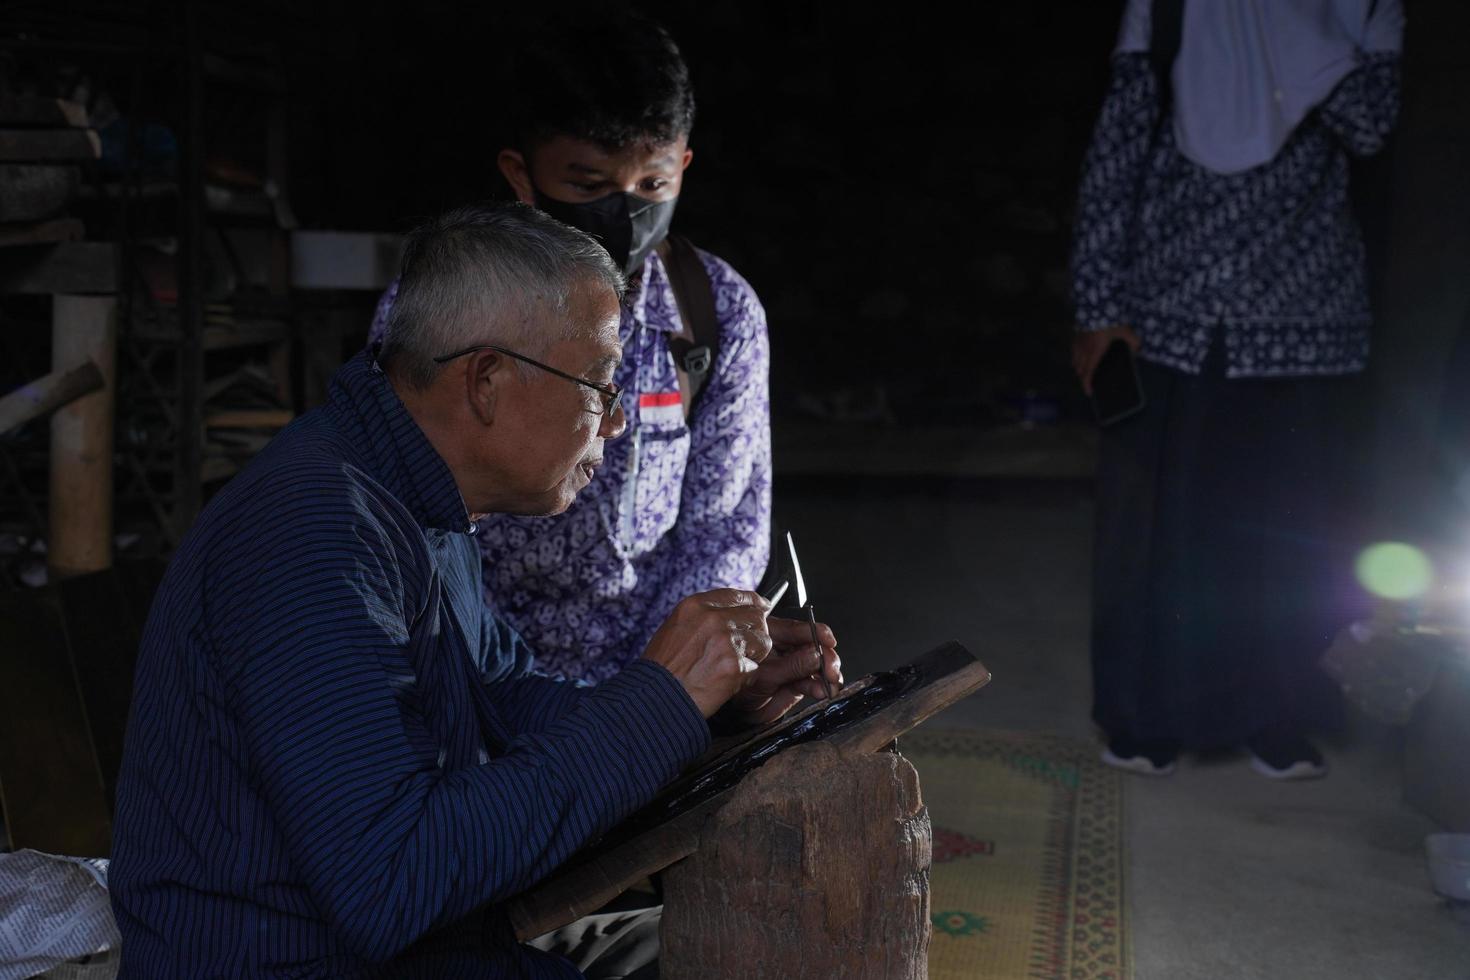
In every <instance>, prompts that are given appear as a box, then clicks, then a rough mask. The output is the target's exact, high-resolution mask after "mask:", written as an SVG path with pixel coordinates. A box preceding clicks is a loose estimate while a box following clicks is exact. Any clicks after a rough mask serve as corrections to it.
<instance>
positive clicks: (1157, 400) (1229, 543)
mask: <svg viewBox="0 0 1470 980" xmlns="http://www.w3.org/2000/svg"><path fill="white" fill-rule="evenodd" d="M1222 361H1223V358H1222V357H1220V355H1219V352H1218V351H1216V352H1213V353H1212V354H1211V357H1210V360H1209V363H1207V364H1206V365H1205V369H1204V371H1203V373H1201V374H1200V375H1188V374H1184V373H1182V372H1178V371H1173V370H1170V369H1167V368H1163V367H1159V366H1157V365H1153V364H1149V363H1146V362H1141V363H1140V365H1139V367H1140V372H1141V375H1142V379H1143V386H1144V390H1145V397H1146V398H1147V400H1148V404H1147V407H1146V408H1145V409H1144V411H1143V412H1141V413H1140V414H1139V415H1136V416H1134V417H1132V418H1131V419H1128V420H1126V421H1124V422H1121V423H1119V424H1117V425H1115V426H1113V427H1111V428H1109V429H1106V430H1104V431H1103V433H1102V437H1101V454H1100V458H1099V465H1098V478H1097V511H1096V539H1095V550H1094V564H1093V625H1092V672H1093V695H1094V700H1093V719H1094V721H1096V722H1097V724H1098V725H1099V726H1101V728H1102V729H1103V730H1104V731H1105V732H1106V733H1107V734H1108V735H1110V736H1116V735H1131V736H1133V737H1135V738H1144V739H1174V740H1177V741H1179V742H1180V743H1181V744H1182V746H1183V747H1184V748H1191V749H1200V748H1213V747H1224V746H1231V745H1238V744H1240V743H1241V742H1243V741H1244V740H1246V739H1247V738H1249V737H1250V736H1252V735H1253V734H1255V733H1257V732H1258V731H1261V730H1263V729H1266V728H1271V727H1290V728H1296V729H1299V730H1303V731H1310V730H1314V729H1321V728H1323V727H1329V726H1331V725H1334V724H1335V723H1336V722H1337V721H1338V710H1339V709H1338V696H1337V693H1336V691H1335V690H1334V689H1333V688H1332V687H1331V686H1330V684H1329V682H1328V680H1327V678H1326V677H1325V675H1323V674H1322V673H1321V671H1320V670H1319V669H1318V668H1317V660H1318V658H1319V657H1320V656H1321V654H1322V653H1323V652H1324V651H1325V650H1326V648H1327V646H1328V645H1329V644H1330V643H1331V640H1332V638H1333V636H1334V635H1335V634H1336V632H1337V630H1338V629H1339V628H1340V627H1341V626H1342V625H1344V624H1345V623H1346V622H1347V621H1348V620H1349V619H1350V618H1351V617H1352V616H1353V615H1355V614H1356V613H1357V612H1359V609H1358V608H1356V606H1357V605H1358V604H1359V603H1360V602H1361V600H1360V599H1359V598H1358V595H1359V594H1358V592H1357V590H1356V588H1355V587H1354V586H1353V584H1352V580H1351V576H1352V562H1353V557H1354V553H1355V551H1356V544H1357V542H1355V540H1354V535H1353V534H1352V533H1351V532H1350V531H1349V527H1348V520H1347V514H1348V513H1350V508H1349V507H1348V503H1349V501H1350V500H1351V497H1352V494H1350V493H1349V484H1348V481H1346V480H1345V479H1344V473H1345V471H1346V467H1345V466H1344V465H1343V464H1344V460H1345V450H1346V446H1347V442H1346V432H1345V430H1346V423H1345V419H1346V417H1347V416H1346V413H1345V412H1344V411H1343V408H1344V407H1345V405H1346V401H1345V400H1346V399H1348V398H1351V397H1352V395H1353V392H1354V391H1355V390H1356V382H1355V381H1354V380H1353V379H1345V378H1291V379H1281V380H1276V379H1270V380H1258V379H1240V380H1229V379H1226V378H1225V377H1224V373H1223V365H1222Z"/></svg>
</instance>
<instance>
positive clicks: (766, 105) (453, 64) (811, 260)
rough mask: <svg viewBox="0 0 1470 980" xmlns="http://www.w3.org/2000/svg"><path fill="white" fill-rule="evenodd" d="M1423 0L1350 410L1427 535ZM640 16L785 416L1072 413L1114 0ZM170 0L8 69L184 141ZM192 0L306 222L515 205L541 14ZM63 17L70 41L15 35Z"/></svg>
mask: <svg viewBox="0 0 1470 980" xmlns="http://www.w3.org/2000/svg"><path fill="white" fill-rule="evenodd" d="M1406 5H1407V7H1408V12H1409V25H1410V26H1409V33H1408V44H1407V52H1406V58H1405V87H1404V92H1405V106H1404V112H1403V116H1402V122H1401V125H1400V128H1399V132H1398V133H1397V134H1396V136H1395V137H1394V139H1393V141H1392V143H1391V145H1390V147H1389V149H1388V150H1387V151H1386V152H1385V153H1384V154H1382V155H1381V156H1380V157H1379V158H1377V159H1375V160H1373V161H1371V162H1369V163H1367V164H1365V165H1362V166H1359V167H1358V173H1357V175H1356V178H1355V186H1354V192H1355V196H1356V197H1357V198H1358V201H1359V206H1360V216H1361V218H1362V220H1363V223H1364V226H1365V229H1366V230H1367V239H1368V245H1369V249H1370V259H1371V274H1372V280H1373V284H1374V291H1375V299H1376V305H1377V308H1378V311H1379V323H1378V325H1377V327H1376V339H1375V350H1374V355H1373V363H1372V368H1371V370H1370V372H1369V375H1368V377H1367V378H1365V379H1364V381H1363V395H1362V397H1361V399H1360V402H1359V406H1358V412H1357V414H1356V416H1355V417H1354V418H1352V419H1349V420H1345V424H1348V425H1350V426H1351V427H1352V428H1353V429H1354V430H1355V431H1356V433H1357V435H1359V436H1360V440H1359V441H1360V446H1361V451H1362V454H1363V455H1362V464H1363V474H1364V475H1365V477H1367V478H1368V479H1369V481H1370V482H1373V483H1375V484H1376V486H1375V488H1374V493H1375V495H1376V498H1377V500H1378V503H1379V505H1380V507H1379V509H1380V510H1381V511H1383V512H1385V513H1386V514H1387V515H1388V516H1387V519H1388V520H1389V521H1390V523H1392V522H1395V521H1397V522H1402V523H1410V524H1412V523H1413V522H1414V521H1415V520H1416V519H1417V515H1419V514H1422V513H1423V511H1424V507H1423V505H1422V504H1423V500H1422V498H1423V494H1424V493H1425V492H1426V491H1425V487H1427V486H1429V484H1431V483H1433V482H1434V481H1435V480H1440V483H1441V484H1443V480H1442V479H1441V476H1442V473H1440V472H1439V471H1440V470H1441V469H1442V463H1443V457H1444V456H1445V453H1446V451H1447V450H1446V446H1445V445H1444V443H1443V438H1442V432H1441V429H1442V426H1441V420H1442V418H1443V417H1444V399H1445V396H1446V394H1448V395H1449V396H1450V397H1451V398H1453V397H1456V394H1457V392H1458V391H1459V390H1460V389H1462V388H1463V387H1464V384H1463V380H1462V379H1460V378H1459V377H1458V376H1455V377H1450V376H1449V375H1448V374H1447V371H1449V370H1451V368H1450V367H1449V366H1450V365H1451V364H1452V360H1451V350H1452V347H1453V344H1454V342H1455V339H1456V338H1457V337H1458V336H1459V335H1460V334H1461V332H1462V330H1463V328H1464V326H1465V324H1466V323H1467V321H1470V286H1467V281H1470V271H1467V270H1470V182H1467V179H1466V178H1467V176H1470V97H1467V96H1470V54H1467V49H1466V46H1465V45H1464V44H1463V38H1465V37H1466V36H1470V5H1467V4H1465V3H1463V2H1461V0H1407V3H1406ZM643 7H644V9H646V10H647V11H648V12H650V13H652V14H653V15H654V16H656V17H658V18H659V19H661V20H663V21H664V22H665V23H666V24H667V25H668V27H669V28H670V30H671V31H672V33H673V34H674V35H675V37H676V38H677V40H678V41H679V42H680V44H681V46H682V47H683V49H684V52H685V55H686V58H687V60H688V62H689V64H690V66H691V70H692V73H693V77H694V81H695V87H696V94H697V98H698V102H699V115H698V120H697V122H696V126H695V131H694V134H693V139H692V146H693V148H694V150H695V163H694V166H693V168H692V170H691V171H690V173H689V175H688V181H687V184H686V190H685V193H684V196H683V199H682V200H681V203H680V208H679V213H678V216H677V218H676V227H677V228H678V229H679V230H681V231H682V232H684V233H685V234H687V235H689V236H690V237H691V238H693V239H694V240H695V241H696V242H698V243H700V244H701V245H703V246H705V247H707V248H709V249H710V250H712V251H714V252H716V253H718V254H720V255H722V256H723V257H725V258H727V259H729V260H730V261H731V262H732V263H733V264H734V265H735V267H736V268H737V269H738V270H739V271H741V272H742V273H743V274H744V275H745V276H746V277H747V278H748V279H749V280H750V281H751V283H752V284H753V285H754V286H755V288H756V290H757V292H758V293H759V295H760V296H761V298H762V299H763V301H764V302H765V305H766V307H767V310H768V312H769V315H770V324H771V339H772V348H773V382H774V384H773V391H774V398H775V412H776V418H777V421H778V423H780V422H782V421H783V420H786V421H793V420H794V421H802V422H806V421H813V420H827V421H836V422H844V421H855V420H864V419H866V420H869V421H876V422H878V423H881V424H886V425H889V426H891V427H895V428H897V429H908V428H914V427H929V428H933V427H935V426H958V427H961V428H969V429H976V430H993V429H997V428H1003V427H1006V426H1010V425H1013V424H1014V423H1016V422H1017V421H1021V422H1030V423H1038V424H1039V425H1040V426H1041V427H1045V426H1046V425H1048V424H1050V423H1054V422H1059V423H1063V424H1066V423H1075V424H1077V425H1078V426H1084V425H1085V423H1086V420H1087V411H1086V406H1085V404H1084V403H1083V401H1082V399H1081V397H1080V393H1079V392H1078V390H1077V386H1076V384H1075V381H1074V380H1073V379H1072V377H1071V373H1070V370H1069V367H1068V351H1067V345H1068V340H1069V329H1070V310H1069V303H1068V298H1067V271H1066V267H1067V253H1068V246H1069V234H1070V219H1071V213H1072V208H1073V202H1074V194H1075V187H1076V181H1077V176H1078V172H1079V168H1080V164H1081V159H1082V154H1083V151H1084V150H1085V147H1086V143H1087V140H1088V137H1089V134H1090V129H1091V125H1092V121H1093V119H1094V117H1095V114H1096V112H1097V108H1098V106H1099V103H1100V100H1101V98H1102V95H1103V92H1104V87H1105V84H1106V78H1107V61H1108V56H1109V54H1110V51H1111V48H1112V45H1113V40H1114V36H1115V33H1116V25H1117V21H1118V17H1119V14H1120V12H1121V9H1122V3H1121V0H1107V2H1103V0H1036V2H1032V3H1025V4H991V5H985V6H983V7H975V8H973V10H971V9H964V10H961V9H960V8H956V7H952V6H949V5H937V4H935V5H909V6H898V7H895V6H894V5H891V4H888V5H882V6H879V5H861V4H843V3H836V2H818V0H791V2H777V0H767V2H759V3H751V2H743V3H741V2H733V0H709V2H702V3H671V2H650V3H647V4H644V5H643ZM183 9H184V8H183V5H181V4H179V3H177V2H173V3H137V2H134V3H124V2H96V0H94V2H86V3H82V2H76V0H71V2H56V0H50V2H26V3H11V4H7V5H6V6H5V8H4V9H3V10H0V27H3V28H5V31H4V34H5V36H6V37H7V38H8V39H9V40H8V41H7V47H6V48H5V50H4V58H5V59H6V60H5V63H4V70H5V73H6V75H7V77H8V78H9V79H10V80H11V81H12V82H14V81H15V80H16V79H20V80H22V81H27V80H28V81H29V82H31V83H32V84H34V86H35V87H36V88H38V89H46V88H47V87H48V86H49V87H51V88H53V89H57V90H60V89H64V88H65V86H64V85H62V84H60V82H63V81H66V80H67V79H72V80H73V81H74V80H75V79H74V76H75V75H76V73H77V72H78V71H79V70H81V69H79V68H78V67H77V66H85V72H86V73H90V77H89V81H90V83H91V85H92V89H91V91H92V92H93V93H94V94H95V93H96V92H97V91H99V90H100V91H105V92H106V93H107V94H108V95H109V96H110V97H112V99H113V100H114V101H115V102H116V104H117V105H118V108H119V110H120V111H121V112H122V113H123V114H124V115H125V116H127V117H128V118H130V119H133V120H137V121H138V122H139V123H140V124H146V123H156V124H158V125H160V126H161V127H163V131H164V132H165V133H167V132H168V131H169V128H170V127H176V126H177V123H178V120H179V119H180V117H181V114H182V105H181V103H180V99H181V95H180V92H181V86H180V79H181V70H180V67H179V63H178V57H177V52H178V50H179V49H180V39H181V36H182V34H181V31H182V23H183V20H184V18H183V14H182V11H183ZM194 9H195V10H196V11H198V16H199V20H200V25H201V26H200V37H201V39H202V42H203V44H204V46H205V47H206V48H207V49H208V50H209V51H211V52H213V53H217V54H221V55H224V56H226V57H229V58H233V59H237V60H240V61H247V62H251V63H261V64H267V65H269V66H271V68H272V69H273V70H274V71H276V72H277V73H278V74H279V76H280V77H281V78H283V79H284V82H285V86H286V92H287V102H288V106H289V116H288V119H289V124H288V127H287V131H288V139H287V161H288V170H289V180H288V181H287V187H286V193H287V196H288V197H289V200H290V203H291V205H292V207H293V209H294V211H295V212H296V214H297V216H298V217H299V218H300V221H301V224H302V226H303V227H306V228H333V229H358V230H380V231H402V230H405V229H406V228H408V227H410V226H411V225H412V224H413V223H414V221H415V220H417V219H418V218H421V217H423V216H426V215H428V214H431V213H433V212H434V211H436V210H438V209H440V208H443V207H446V206H449V205H452V204H456V203H461V202H463V201H466V200H469V199H476V198H485V197H493V196H503V195H504V193H505V190H504V187H503V185H502V183H501V180H500V178H499V176H498V174H497V172H496V170H495V167H494V156H495V152H496V151H497V150H498V149H499V148H500V147H501V146H502V145H503V144H504V139H503V134H502V132H501V125H502V119H503V117H504V112H503V108H504V106H503V103H502V102H501V99H500V96H499V95H498V93H497V92H496V90H495V84H494V81H493V79H494V77H495V74H496V73H495V66H496V64H497V61H498V58H499V57H500V55H499V52H500V51H501V50H502V49H503V46H505V45H506V44H513V43H514V39H515V36H516V33H517V31H518V30H519V25H520V24H521V23H522V22H523V21H522V19H523V17H524V16H525V9H524V6H523V5H511V4H462V3H451V2H447V0H419V2H414V3H349V2H345V0H333V2H322V3H300V2H297V3H289V4H288V3H283V2H279V0H270V2H265V0H257V2H253V3H244V4H229V5H226V4H218V3H205V4H200V5H196V6H195V7H194ZM60 36H65V37H68V38H71V39H73V40H77V39H80V41H81V42H82V44H81V46H80V47H78V48H77V49H76V50H75V51H60V52H57V51H52V50H46V51H44V52H40V53H39V54H38V51H39V49H28V48H27V46H26V40H27V39H28V38H54V37H60ZM88 45H90V47H88ZM68 73H71V74H68ZM203 112H204V119H205V128H206V129H207V131H208V138H207V141H206V142H207V153H208V155H209V158H210V160H211V162H214V163H219V162H224V163H226V164H232V165H236V166H238V167H240V168H242V169H244V170H246V171H251V170H254V171H260V170H261V169H263V167H264V162H263V160H262V159H261V157H262V154H263V152H264V151H263V147H262V142H261V140H260V138H259V132H260V126H259V115H260V109H259V103H258V100H256V99H254V97H253V96H251V95H250V94H249V93H243V94H242V93H240V92H238V91H236V90H234V89H231V88H230V87H229V86H219V85H214V86H211V87H210V88H209V89H208V91H206V93H205V105H204V110H203ZM89 231H90V229H89ZM358 302H359V303H360V304H362V305H363V307H364V308H365V309H366V308H368V307H370V305H371V303H370V297H369V298H365V299H359V300H358ZM364 327H365V316H364ZM778 435H779V430H778ZM778 442H779V440H778ZM1451 448H1453V447H1451ZM788 458H789V457H788Z"/></svg>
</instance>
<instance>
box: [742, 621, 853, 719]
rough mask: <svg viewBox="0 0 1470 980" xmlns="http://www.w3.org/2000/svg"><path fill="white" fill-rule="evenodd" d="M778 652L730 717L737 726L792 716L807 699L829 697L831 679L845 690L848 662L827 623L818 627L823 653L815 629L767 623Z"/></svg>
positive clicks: (805, 625)
mask: <svg viewBox="0 0 1470 980" xmlns="http://www.w3.org/2000/svg"><path fill="white" fill-rule="evenodd" d="M766 622H767V627H768V630H769V632H770V636H771V640H772V644H773V648H772V651H771V654H770V656H768V657H767V658H766V659H765V660H764V661H763V662H762V663H761V664H760V666H759V667H757V668H756V670H755V672H754V676H753V677H752V678H751V680H750V683H749V684H747V685H746V686H745V689H744V690H742V691H741V692H740V693H739V694H737V695H736V696H735V697H734V698H733V699H732V700H731V702H730V705H729V707H728V709H727V714H728V715H729V716H730V721H731V722H733V723H736V724H740V725H744V726H751V725H764V724H767V723H769V722H772V721H775V720H776V719H777V718H780V717H781V716H782V715H784V714H786V712H788V711H790V710H791V709H792V708H793V707H795V706H796V705H797V704H800V703H801V701H802V700H803V699H804V698H823V697H826V687H825V685H824V684H823V683H822V676H823V675H824V674H825V675H826V678H827V680H828V681H830V682H831V683H832V684H833V685H834V687H837V688H840V687H841V686H842V659H841V658H840V657H839V656H838V655H837V637H836V636H835V635H834V634H833V633H832V630H831V629H830V628H829V627H828V626H827V625H826V624H824V623H818V624H817V637H818V639H820V640H821V643H822V647H821V649H820V650H818V649H817V648H816V647H814V646H812V632H811V624H810V623H807V622H805V621H804V620H797V619H781V618H771V619H768V620H767V621H766Z"/></svg>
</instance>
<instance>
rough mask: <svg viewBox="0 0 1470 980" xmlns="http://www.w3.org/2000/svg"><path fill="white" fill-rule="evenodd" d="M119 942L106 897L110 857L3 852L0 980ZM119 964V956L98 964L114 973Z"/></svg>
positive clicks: (18, 978) (29, 973)
mask: <svg viewBox="0 0 1470 980" xmlns="http://www.w3.org/2000/svg"><path fill="white" fill-rule="evenodd" d="M120 940H121V937H120V936H119V935H118V932H117V922H116V921H115V920H114V919H113V917H112V905H111V903H110V902H109V901H108V897H107V861H106V859H104V858H75V857H61V856H58V855H55V854H43V853H42V852H40V851H31V850H21V851H16V852H14V853H13V854H0V980H24V978H27V977H34V976H37V975H39V974H43V973H45V972H46V971H47V970H50V969H52V968H53V967H59V966H61V965H62V964H64V963H67V961H69V960H76V959H79V958H80V957H84V956H93V955H95V954H97V953H101V952H103V951H105V950H110V949H115V948H116V947H117V946H118V944H119V942H120ZM89 965H90V964H89ZM117 965H118V964H117V959H116V957H115V956H112V957H104V958H103V961H102V963H98V964H97V966H99V967H101V971H99V972H105V973H106V974H107V975H115V974H116V972H117ZM109 967H110V970H109ZM85 972H86V975H88V976H92V975H94V974H93V972H92V971H85ZM69 975H80V974H69Z"/></svg>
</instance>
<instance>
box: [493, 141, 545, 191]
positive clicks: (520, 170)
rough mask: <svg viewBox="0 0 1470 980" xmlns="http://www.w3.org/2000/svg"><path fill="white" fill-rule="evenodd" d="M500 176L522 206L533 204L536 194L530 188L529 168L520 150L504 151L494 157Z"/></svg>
mask: <svg viewBox="0 0 1470 980" xmlns="http://www.w3.org/2000/svg"><path fill="white" fill-rule="evenodd" d="M495 165H496V166H498V167H499V168H500V173H501V176H503V177H504V178H505V181H506V183H508V184H510V189H511V190H513V191H515V195H516V197H518V198H520V201H521V203H522V204H535V203H536V192H535V190H534V189H533V188H532V187H531V168H530V164H528V163H527V162H526V158H525V156H524V155H523V154H522V153H521V151H520V150H511V149H504V150H501V151H500V153H499V154H497V155H496V157H495Z"/></svg>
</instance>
